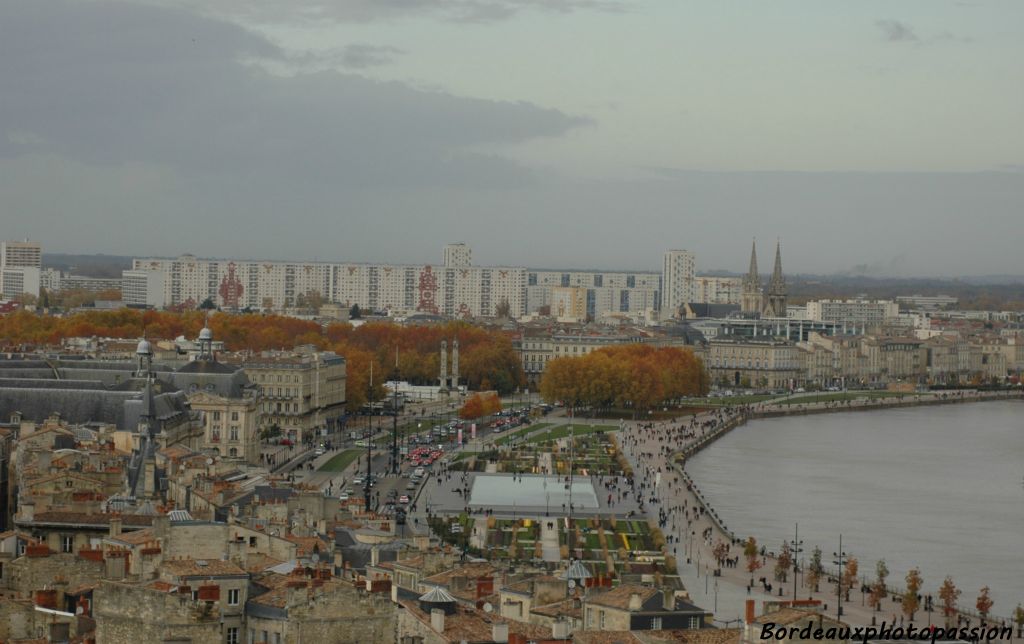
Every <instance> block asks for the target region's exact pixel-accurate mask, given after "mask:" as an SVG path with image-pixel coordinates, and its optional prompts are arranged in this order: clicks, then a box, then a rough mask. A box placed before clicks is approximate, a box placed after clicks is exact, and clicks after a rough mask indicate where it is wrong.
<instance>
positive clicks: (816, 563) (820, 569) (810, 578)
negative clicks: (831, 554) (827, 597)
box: [804, 546, 825, 592]
mask: <svg viewBox="0 0 1024 644" xmlns="http://www.w3.org/2000/svg"><path fill="white" fill-rule="evenodd" d="M824 572H825V566H824V565H823V564H822V562H821V548H819V547H817V546H815V547H814V551H813V552H812V553H811V563H810V564H809V565H808V566H807V576H806V577H805V578H804V581H805V582H806V583H807V585H808V586H810V587H811V588H813V589H814V592H818V583H819V582H820V581H821V577H822V575H823V574H824Z"/></svg>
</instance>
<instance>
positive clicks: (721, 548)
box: [711, 539, 729, 568]
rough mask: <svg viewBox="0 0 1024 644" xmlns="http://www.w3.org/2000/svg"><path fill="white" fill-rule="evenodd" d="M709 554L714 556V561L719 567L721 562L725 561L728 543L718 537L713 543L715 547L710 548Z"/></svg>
mask: <svg viewBox="0 0 1024 644" xmlns="http://www.w3.org/2000/svg"><path fill="white" fill-rule="evenodd" d="M711 554H713V555H714V556H715V561H717V562H718V567H719V568H721V567H722V564H724V563H725V558H726V556H728V554H729V545H728V544H726V543H725V542H724V541H722V540H721V539H719V540H718V541H717V542H716V543H715V547H714V548H712V550H711Z"/></svg>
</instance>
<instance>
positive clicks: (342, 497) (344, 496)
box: [338, 492, 351, 501]
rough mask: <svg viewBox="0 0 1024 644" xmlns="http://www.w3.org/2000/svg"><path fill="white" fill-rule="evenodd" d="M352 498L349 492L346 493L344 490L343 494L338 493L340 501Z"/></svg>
mask: <svg viewBox="0 0 1024 644" xmlns="http://www.w3.org/2000/svg"><path fill="white" fill-rule="evenodd" d="M350 498H351V497H350V496H349V495H348V494H346V493H344V492H342V493H341V494H339V495H338V500H339V501H348V500H349V499H350Z"/></svg>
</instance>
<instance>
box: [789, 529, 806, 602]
mask: <svg viewBox="0 0 1024 644" xmlns="http://www.w3.org/2000/svg"><path fill="white" fill-rule="evenodd" d="M793 525H794V526H795V530H794V534H793V540H792V541H790V542H789V547H790V550H791V551H792V553H793V601H794V602H795V601H796V578H797V574H799V572H800V567H799V565H798V564H797V562H798V561H800V553H801V552H803V551H804V550H803V547H802V546H803V545H804V542H803V541H801V540H800V524H799V523H795V524H793Z"/></svg>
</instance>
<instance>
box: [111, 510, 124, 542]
mask: <svg viewBox="0 0 1024 644" xmlns="http://www.w3.org/2000/svg"><path fill="white" fill-rule="evenodd" d="M119 534H121V515H120V514H115V515H114V516H112V517H110V536H112V537H116V536H118V535H119Z"/></svg>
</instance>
